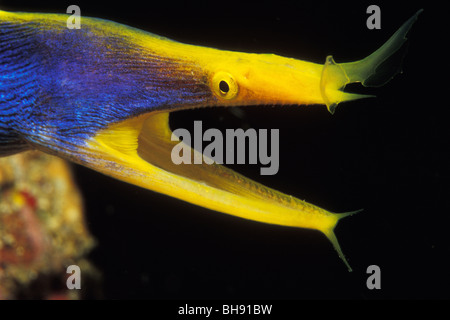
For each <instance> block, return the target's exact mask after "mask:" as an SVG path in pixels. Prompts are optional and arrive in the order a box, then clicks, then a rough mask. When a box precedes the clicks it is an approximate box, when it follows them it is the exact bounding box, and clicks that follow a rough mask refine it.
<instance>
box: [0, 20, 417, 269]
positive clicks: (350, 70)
mask: <svg viewBox="0 0 450 320" xmlns="http://www.w3.org/2000/svg"><path fill="white" fill-rule="evenodd" d="M420 12H421V11H419V12H417V13H416V14H415V15H414V16H413V17H411V18H410V19H409V20H408V21H407V22H405V23H404V24H403V26H401V27H400V29H399V30H398V31H397V32H396V33H395V34H394V35H393V36H392V37H391V38H390V39H389V40H388V41H387V42H386V43H385V44H384V45H383V46H382V47H381V48H379V49H378V50H377V51H375V52H374V53H373V54H371V55H369V56H368V57H366V58H365V59H362V60H359V61H356V62H350V63H340V64H338V63H335V62H334V60H333V58H332V57H331V56H329V57H327V58H326V62H325V64H324V65H321V64H316V63H311V62H306V61H301V60H296V59H291V58H286V57H281V56H277V55H274V54H251V53H241V52H233V51H223V50H217V49H213V48H206V47H200V46H195V45H188V44H182V43H179V42H176V41H172V40H169V39H167V38H164V37H160V36H157V35H154V34H151V33H147V32H144V31H141V30H138V29H134V28H132V27H128V26H125V25H121V24H118V23H114V22H111V21H107V20H102V19H97V18H87V17H83V18H82V25H81V29H68V28H67V17H68V16H67V15H62V14H43V13H25V12H14V13H12V12H5V11H0V154H1V155H2V156H4V155H9V154H13V153H17V152H20V151H23V150H26V149H38V150H42V151H44V152H47V153H49V154H53V155H56V156H59V157H62V158H65V159H68V160H70V161H73V162H75V163H78V164H81V165H84V166H86V167H89V168H92V169H94V170H97V171H99V172H102V173H104V174H106V175H109V176H112V177H115V178H117V179H120V180H123V181H126V182H129V183H132V184H134V185H137V186H140V187H143V188H147V189H150V190H153V191H156V192H159V193H163V194H166V195H169V196H172V197H175V198H178V199H181V200H184V201H188V202H190V203H193V204H196V205H199V206H203V207H206V208H209V209H211V210H215V211H219V212H222V213H226V214H230V215H234V216H238V217H242V218H246V219H251V220H255V221H259V222H264V223H270V224H276V225H282V226H292V227H300V228H310V229H316V230H319V231H321V232H323V233H324V234H325V235H326V236H327V237H328V239H329V240H330V241H331V242H332V244H333V246H334V248H335V249H336V250H337V252H338V254H339V256H340V258H341V259H342V260H343V261H344V262H345V264H346V265H347V267H348V269H349V270H350V271H351V268H350V265H349V264H348V262H347V260H346V259H345V257H344V255H343V253H342V251H341V248H340V246H339V244H338V241H337V239H336V237H335V234H334V231H333V230H334V228H335V226H336V224H337V222H338V221H339V220H340V219H341V218H343V217H346V216H349V215H351V214H353V213H355V212H347V213H340V214H337V213H332V212H330V211H327V210H325V209H322V208H319V207H318V206H315V205H312V204H309V203H307V202H305V201H302V200H299V199H297V198H295V197H292V196H290V195H286V194H283V193H281V192H278V191H275V190H273V189H270V188H268V187H265V186H263V185H261V184H259V183H257V182H255V181H252V180H250V179H248V178H245V177H244V176H242V175H240V174H238V173H236V172H234V171H232V170H230V169H228V168H225V167H223V166H220V165H218V164H212V165H208V164H205V163H203V164H192V165H187V164H181V165H175V164H174V163H173V162H172V161H171V157H170V154H171V150H172V148H173V147H174V145H175V142H173V141H171V133H172V132H171V130H170V128H169V123H168V119H169V118H168V117H169V113H170V112H172V111H176V110H181V109H191V108H199V107H211V106H248V105H267V104H273V105H293V104H295V105H312V104H323V105H326V106H327V108H328V110H329V111H330V112H331V113H333V112H334V111H335V108H336V106H337V105H338V104H339V103H340V102H344V101H350V100H355V99H360V98H364V97H367V96H366V95H361V94H353V93H347V92H344V87H345V86H346V84H348V83H352V82H360V83H362V84H363V85H364V86H378V85H382V84H384V83H385V82H386V81H387V80H389V79H390V78H391V77H392V76H393V75H392V73H391V74H389V75H388V76H386V72H385V68H383V67H382V66H383V65H384V63H383V62H385V61H387V60H390V59H388V58H389V57H391V56H392V55H393V54H394V53H395V52H397V51H398V50H399V49H400V48H401V47H402V46H403V44H404V42H405V41H406V34H407V33H408V31H409V29H410V28H411V26H412V25H413V23H414V21H415V20H416V19H417V16H418V14H419V13H420ZM380 70H381V72H380ZM177 143H178V142H177ZM192 152H197V151H192Z"/></svg>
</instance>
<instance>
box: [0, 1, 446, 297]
mask: <svg viewBox="0 0 450 320" xmlns="http://www.w3.org/2000/svg"><path fill="white" fill-rule="evenodd" d="M70 4H72V3H70ZM76 4H77V5H79V6H80V7H81V10H82V15H89V16H97V17H102V18H107V19H111V20H115V21H118V22H122V23H126V24H129V25H132V26H135V27H138V28H141V29H145V30H147V31H151V32H153V33H156V34H160V35H164V36H167V37H169V38H172V39H175V40H179V41H181V42H187V43H194V44H198V45H206V46H212V47H218V48H223V49H233V50H239V51H248V52H271V53H276V54H279V55H283V56H289V57H294V58H298V59H303V60H309V61H314V62H322V61H324V60H325V57H326V56H327V55H329V54H333V55H334V57H335V60H336V61H337V62H343V61H350V60H355V59H359V58H362V57H364V56H366V55H367V54H369V53H371V52H373V51H374V50H375V49H376V48H378V46H379V45H381V44H382V43H383V42H384V41H385V40H387V39H388V37H389V36H390V35H391V34H392V33H393V32H395V31H396V30H397V28H398V27H399V26H400V25H401V24H402V23H403V22H404V21H406V20H407V19H408V18H409V17H410V16H412V15H413V14H414V13H415V12H416V11H417V10H418V9H420V8H424V9H425V11H424V13H423V14H422V15H421V16H420V18H419V20H418V21H417V23H416V25H415V26H414V27H413V29H412V31H411V32H410V36H409V38H410V44H409V50H408V54H407V56H406V58H405V61H404V67H403V71H404V72H403V74H400V75H398V76H397V77H396V78H394V80H392V81H391V82H390V83H389V84H387V85H386V86H384V87H382V88H378V89H363V90H362V91H364V92H366V93H374V94H376V95H377V98H376V99H368V100H361V101H356V102H351V103H346V104H342V105H340V106H339V107H338V109H337V111H336V113H335V114H334V115H333V116H332V115H330V114H329V113H328V112H327V111H326V108H325V107H324V106H314V107H294V106H292V107H276V108H272V107H262V108H245V109H242V110H243V115H244V116H243V118H238V117H236V116H235V115H233V114H232V113H231V112H230V111H229V110H226V109H208V110H198V111H183V112H179V113H174V114H172V116H171V117H172V118H171V124H172V126H173V127H190V126H192V122H193V121H194V120H202V121H203V123H204V126H209V127H216V128H237V127H241V126H247V127H252V128H267V129H270V128H278V129H280V170H279V172H278V174H277V175H275V176H260V175H259V174H258V172H259V165H256V166H255V165H254V166H235V167H233V168H234V169H236V170H238V171H240V172H241V173H244V174H245V175H247V176H250V177H252V178H253V179H255V180H257V181H259V182H262V183H263V184H265V185H268V186H270V187H273V188H275V189H277V190H280V191H283V192H285V193H288V194H292V195H294V196H296V197H298V198H300V199H305V200H307V201H308V202H311V203H313V204H316V205H319V206H321V207H323V208H326V209H329V210H330V211H334V212H344V211H350V210H356V209H360V208H364V209H365V210H364V212H362V213H359V214H358V215H356V216H352V217H349V218H346V219H345V220H342V221H341V222H340V224H339V225H338V227H337V228H336V234H337V237H338V239H339V240H340V244H341V246H342V248H343V251H344V253H345V254H346V256H347V258H348V260H349V262H350V264H351V265H352V267H353V269H354V271H353V273H349V272H348V271H347V269H346V267H345V265H344V264H343V263H342V261H341V260H340V259H339V258H338V256H337V254H336V253H335V251H334V249H333V248H332V246H331V244H330V243H329V241H328V240H327V239H326V238H325V236H323V235H322V234H320V233H319V232H316V231H311V230H304V229H294V228H284V227H277V226H271V225H265V224H261V223H257V222H251V221H246V220H242V219H239V218H235V217H232V216H227V215H224V214H219V213H215V212H212V211H210V210H207V209H203V208H200V207H197V206H194V205H191V204H188V203H184V202H181V201H179V200H176V199H173V198H170V197H167V196H163V195H158V194H155V193H153V192H150V191H147V190H143V189H139V188H137V187H134V186H132V185H128V184H125V183H122V182H119V181H116V180H113V179H111V178H109V177H105V176H103V175H100V174H98V173H96V172H93V171H90V170H88V169H85V168H82V167H78V166H76V167H75V173H76V176H77V179H78V182H79V185H80V188H81V189H82V192H83V194H84V197H85V205H86V212H87V220H88V222H89V228H90V230H91V232H92V233H93V234H94V236H95V237H96V238H97V240H98V244H99V245H98V247H97V248H96V249H95V250H94V251H93V252H92V254H91V256H90V258H91V260H92V261H93V262H94V263H95V265H96V266H97V267H98V268H99V269H100V270H101V271H102V273H103V275H104V283H103V291H104V296H105V297H106V298H145V299H147V298H150V299H151V298H183V299H189V298H281V299H297V298H301V299H303V298H305V299H310V298H317V299H322V298H331V299H336V298H341V299H342V298H344V299H346V298H351V299H374V298H375V299H376V298H395V299H408V298H414V299H423V298H446V299H448V298H450V294H449V291H448V287H449V286H450V273H449V270H450V236H449V232H448V225H449V222H450V218H449V216H450V204H449V200H448V198H449V195H450V193H449V191H450V187H449V182H450V172H449V169H448V163H449V160H450V151H449V147H448V144H449V142H448V136H449V135H448V129H447V128H448V126H447V118H446V115H447V108H448V102H447V99H446V98H447V91H448V88H445V87H443V85H444V84H445V82H446V81H444V82H442V81H443V80H441V79H442V78H441V75H440V74H444V75H445V73H446V71H445V68H446V67H445V64H446V61H445V59H446V58H445V56H443V55H445V51H442V48H439V47H438V46H440V45H441V43H440V42H439V41H436V39H439V37H437V36H439V34H440V33H441V32H442V37H443V34H444V33H445V31H444V30H445V28H446V25H445V23H444V22H443V21H441V20H440V17H439V15H438V12H439V7H437V6H433V4H432V3H430V2H422V3H420V2H417V1H415V2H414V1H402V2H396V4H395V5H394V4H389V3H385V2H381V1H378V2H377V3H376V4H378V5H379V6H380V7H381V12H382V20H381V21H382V22H381V27H382V28H381V30H368V29H367V28H366V19H367V17H368V15H367V14H366V8H367V7H368V6H369V5H370V4H372V3H371V2H368V1H360V2H359V3H358V4H350V3H342V2H329V1H328V2H325V1H310V2H306V1H297V2H294V1H292V2H278V1H277V2H275V1H260V2H259V3H258V4H238V3H231V2H226V1H219V2H204V3H191V2H184V3H172V2H161V3H159V4H154V3H150V2H148V3H146V4H141V3H138V2H135V1H127V2H126V5H125V4H122V3H120V4H119V3H115V2H111V3H108V2H105V3H101V4H100V3H97V4H95V5H93V4H91V3H89V2H87V1H78V2H77V3H76ZM67 5H69V4H67ZM67 5H65V4H64V5H62V4H61V3H58V2H55V3H53V4H43V3H39V4H37V3H35V4H27V3H24V4H22V3H20V2H17V1H14V4H13V2H12V1H9V2H7V3H5V2H3V5H2V8H3V9H5V10H19V9H26V8H28V9H30V10H32V11H52V12H63V11H65V8H66V7H67ZM441 40H442V39H441ZM355 90H361V89H360V88H356V89H355ZM370 265H378V266H379V267H380V269H381V289H380V290H369V289H368V288H367V287H366V280H367V277H368V276H369V275H368V274H367V273H366V270H367V267H368V266H370Z"/></svg>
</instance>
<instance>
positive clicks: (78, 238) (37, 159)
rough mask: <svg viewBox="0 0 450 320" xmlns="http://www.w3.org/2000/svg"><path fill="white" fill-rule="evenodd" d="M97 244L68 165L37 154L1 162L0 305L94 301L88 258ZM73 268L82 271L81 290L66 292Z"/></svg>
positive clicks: (93, 273)
mask: <svg viewBox="0 0 450 320" xmlns="http://www.w3.org/2000/svg"><path fill="white" fill-rule="evenodd" d="M94 242H95V241H94V239H93V238H92V236H91V235H90V234H89V232H88V230H87V228H86V225H85V221H84V216H83V204H82V198H81V195H80V193H79V191H78V189H77V187H76V185H75V183H74V182H73V178H72V175H71V171H70V167H69V166H68V164H67V163H66V162H65V161H64V160H62V159H59V158H56V157H53V156H49V155H46V154H43V153H40V152H36V151H32V152H24V153H20V154H16V155H13V156H9V157H4V158H0V299H21V298H24V299H82V298H86V295H87V296H89V295H92V294H94V295H95V293H94V292H95V291H96V289H95V288H94V287H95V286H96V283H97V282H98V281H99V274H98V271H96V269H95V268H94V267H93V266H92V265H91V264H90V263H89V262H88V260H87V258H86V255H87V253H89V251H90V250H91V249H92V248H93V246H94ZM70 265H77V266H79V267H80V270H81V283H82V290H76V289H74V290H70V289H68V288H67V285H66V279H67V278H68V277H69V276H71V274H68V273H67V268H68V266H70ZM86 286H87V288H86Z"/></svg>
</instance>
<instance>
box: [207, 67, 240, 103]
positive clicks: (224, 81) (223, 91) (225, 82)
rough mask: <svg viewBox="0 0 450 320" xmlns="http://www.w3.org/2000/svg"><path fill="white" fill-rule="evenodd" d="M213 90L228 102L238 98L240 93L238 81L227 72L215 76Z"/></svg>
mask: <svg viewBox="0 0 450 320" xmlns="http://www.w3.org/2000/svg"><path fill="white" fill-rule="evenodd" d="M212 89H213V91H214V93H215V94H216V95H217V96H219V97H220V98H222V99H226V100H231V99H233V98H234V97H236V96H237V94H238V91H239V88H238V85H237V83H236V80H234V78H233V76H232V75H231V74H229V73H227V72H218V73H216V74H215V75H214V77H213V79H212Z"/></svg>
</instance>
